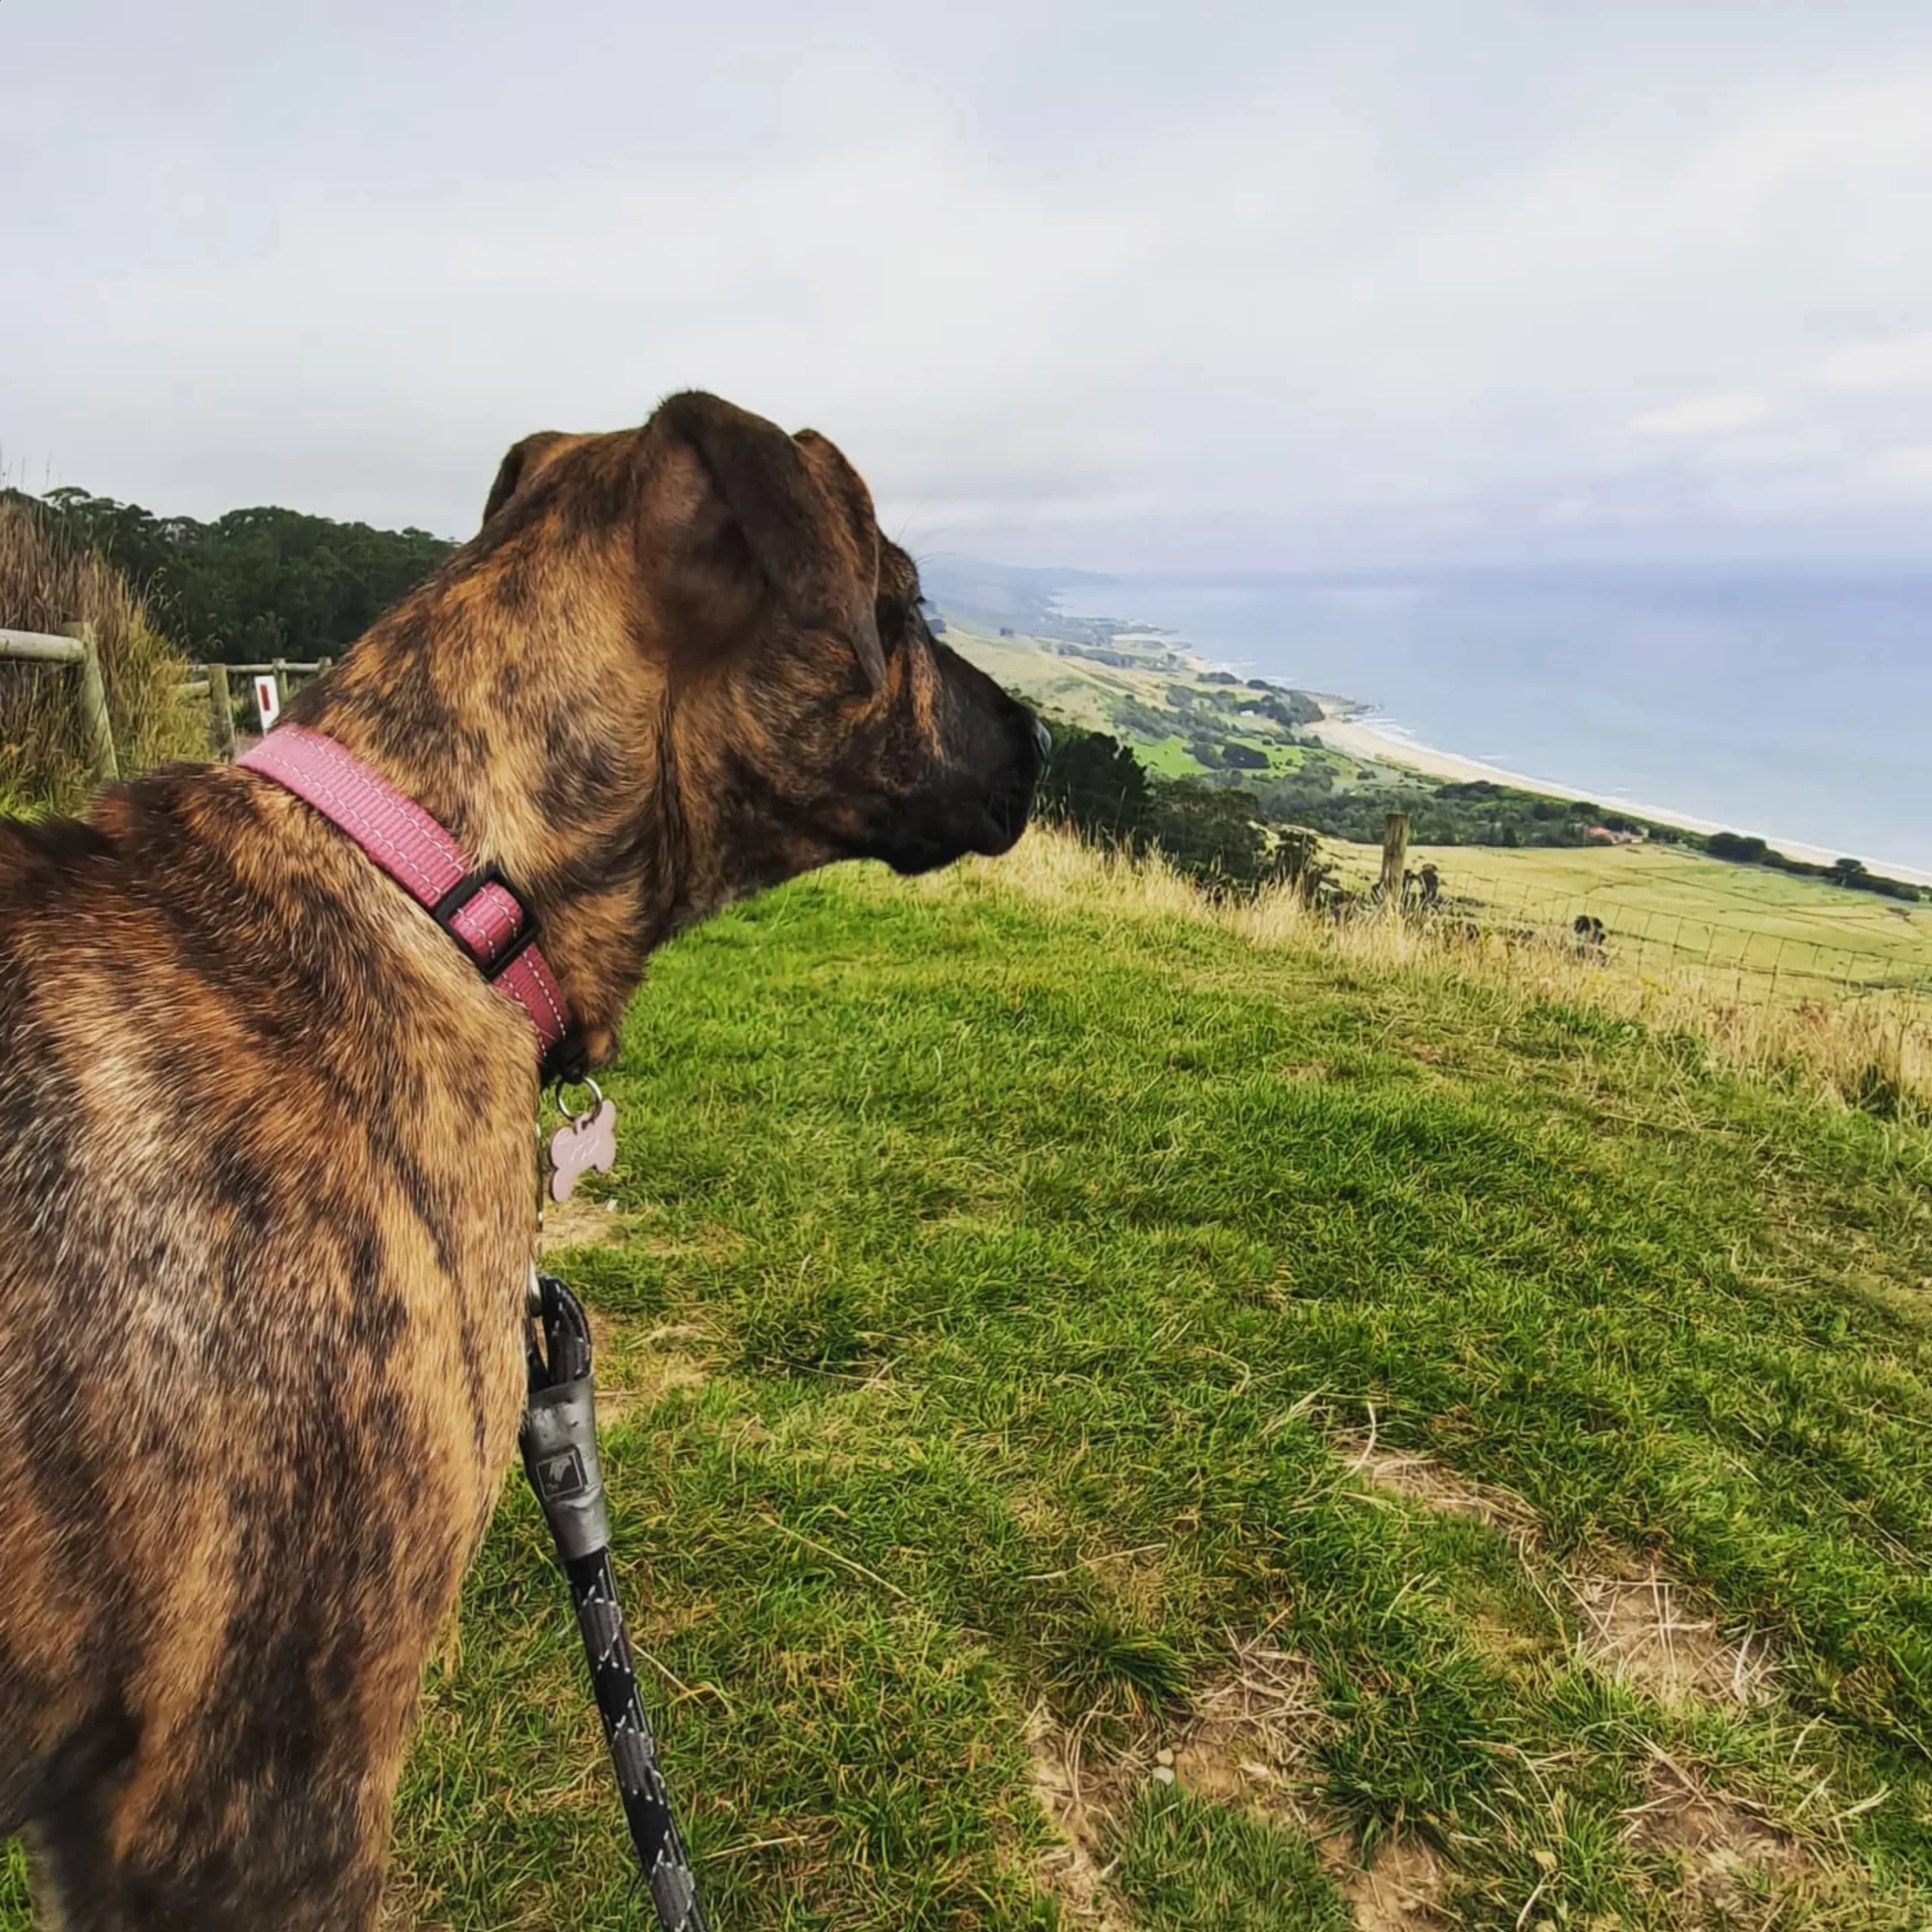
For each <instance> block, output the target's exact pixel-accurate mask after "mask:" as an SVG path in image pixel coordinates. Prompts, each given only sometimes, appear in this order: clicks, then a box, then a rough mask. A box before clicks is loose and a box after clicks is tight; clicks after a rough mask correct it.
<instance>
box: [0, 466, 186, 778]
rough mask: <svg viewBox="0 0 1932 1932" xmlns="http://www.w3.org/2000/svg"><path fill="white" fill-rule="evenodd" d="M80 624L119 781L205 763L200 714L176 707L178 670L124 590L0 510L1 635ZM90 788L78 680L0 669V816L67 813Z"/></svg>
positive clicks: (32, 519) (38, 669)
mask: <svg viewBox="0 0 1932 1932" xmlns="http://www.w3.org/2000/svg"><path fill="white" fill-rule="evenodd" d="M72 623H91V624H92V625H93V626H94V636H95V639H96V641H97V644H98V645H99V647H100V668H101V675H102V678H103V681H104V683H105V684H106V687H107V710H108V716H109V720H110V721H111V722H112V726H113V730H114V743H115V749H116V751H117V752H118V754H119V756H120V761H121V769H122V773H123V774H124V775H125V774H131V773H134V772H137V771H148V770H150V769H151V768H153V767H154V766H155V765H158V764H166V763H167V762H168V761H169V760H170V759H171V758H205V757H206V756H207V755H208V749H209V740H208V714H207V706H205V705H204V704H202V703H200V702H199V701H198V700H194V699H190V698H186V697H182V696H181V695H180V693H179V691H178V687H179V686H180V685H181V683H182V682H183V680H185V679H186V677H187V675H188V666H187V665H186V662H185V661H184V660H183V658H182V657H180V654H179V653H178V652H177V651H176V650H175V649H174V646H173V645H171V644H170V643H169V642H168V640H167V639H166V638H164V637H163V636H162V635H161V633H160V632H158V630H157V629H155V626H154V625H153V623H152V622H151V621H150V620H149V616H148V613H147V610H146V607H145V605H143V603H142V601H141V600H140V598H139V597H137V595H135V594H134V590H133V589H132V588H131V586H129V584H128V581H127V580H126V579H125V577H122V575H121V574H120V573H119V572H118V571H115V570H113V569H112V568H109V566H108V565H106V564H105V563H103V561H101V559H100V558H99V557H97V556H96V555H94V554H93V553H92V552H90V551H88V550H85V549H82V548H80V547H79V546H77V545H76V544H75V543H74V542H73V541H72V540H71V539H70V538H68V537H64V536H63V534H61V533H60V531H58V530H57V529H56V528H54V525H52V524H51V522H50V521H49V520H48V519H47V518H45V517H42V515H38V513H37V512H35V510H34V509H32V508H31V507H29V506H26V505H25V504H21V503H0V629H8V630H22V631H47V632H56V631H58V630H60V629H62V627H63V626H66V625H68V624H72ZM93 790H94V771H93V767H92V764H91V761H90V759H89V758H88V737H87V731H86V725H85V720H84V719H83V718H82V715H81V692H80V679H79V678H78V677H77V676H76V675H75V673H74V672H73V670H72V669H71V668H70V667H69V666H66V665H60V664H25V663H14V662H11V661H9V660H5V659H0V809H4V810H6V811H56V812H73V811H79V810H80V809H81V808H82V807H83V806H84V805H85V804H86V802H87V801H88V798H89V796H90V795H91V793H92V792H93Z"/></svg>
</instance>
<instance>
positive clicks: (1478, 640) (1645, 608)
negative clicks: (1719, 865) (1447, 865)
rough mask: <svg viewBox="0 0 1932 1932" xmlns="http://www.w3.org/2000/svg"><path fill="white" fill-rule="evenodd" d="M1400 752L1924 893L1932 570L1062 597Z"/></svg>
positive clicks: (1929, 858) (1367, 583)
mask: <svg viewBox="0 0 1932 1932" xmlns="http://www.w3.org/2000/svg"><path fill="white" fill-rule="evenodd" d="M1055 600H1056V603H1057V606H1058V608H1060V609H1061V610H1063V611H1065V612H1066V613H1067V614H1069V615H1072V616H1077V617H1088V618H1094V617H1109V618H1112V619H1114V620H1121V621H1124V622H1128V623H1137V624H1145V625H1146V626H1148V627H1149V628H1150V629H1159V630H1160V631H1161V632H1164V633H1165V634H1167V635H1168V636H1169V637H1170V638H1171V639H1172V641H1174V645H1176V647H1177V648H1179V649H1182V650H1184V651H1187V652H1189V654H1192V655H1194V656H1196V657H1201V658H1202V659H1204V660H1212V661H1214V662H1217V663H1223V664H1225V665H1226V666H1228V667H1229V668H1230V669H1235V670H1237V671H1238V672H1241V673H1242V674H1244V675H1248V676H1255V677H1266V678H1269V679H1271V680H1274V681H1278V682H1281V683H1282V684H1285V685H1293V686H1294V687H1296V688H1299V689H1301V690H1304V691H1312V692H1316V693H1320V694H1327V695H1331V696H1333V697H1337V698H1341V699H1346V700H1347V701H1348V702H1349V703H1350V704H1352V706H1355V707H1357V708H1358V712H1359V713H1360V715H1359V717H1358V722H1359V723H1360V724H1362V725H1364V726H1366V727H1367V728H1371V729H1372V730H1374V731H1375V732H1376V733H1377V734H1378V736H1380V737H1382V738H1383V739H1384V740H1386V741H1387V742H1388V743H1389V744H1390V746H1391V747H1392V750H1395V749H1398V748H1406V749H1410V750H1411V751H1412V752H1414V753H1416V754H1417V763H1418V764H1420V763H1421V762H1422V761H1423V757H1422V755H1425V754H1429V753H1436V754H1441V755H1445V756H1447V757H1449V758H1455V759H1459V760H1462V761H1467V762H1469V763H1471V764H1478V765H1481V766H1484V767H1487V768H1491V769H1492V770H1494V771H1496V772H1497V774H1500V776H1501V777H1504V778H1510V779H1515V780H1518V781H1522V780H1527V781H1528V782H1531V783H1535V784H1537V785H1538V786H1549V787H1553V788H1555V789H1559V790H1562V791H1567V792H1572V793H1574V794H1576V795H1579V796H1581V797H1584V798H1589V799H1592V800H1593V801H1597V802H1599V803H1601V804H1604V805H1605V806H1606V807H1610V808H1617V809H1621V810H1624V811H1638V812H1642V813H1644V814H1648V815H1651V816H1654V817H1672V818H1676V819H1680V820H1684V821H1686V822H1687V823H1690V825H1692V826H1694V827H1696V828H1698V829H1725V830H1730V831H1734V832H1739V833H1741V834H1745V835H1754V836H1757V837H1761V838H1765V839H1766V840H1767V841H1769V842H1770V844H1773V845H1774V846H1777V847H1779V848H1781V849H1783V850H1786V851H1790V852H1791V853H1792V855H1793V856H1794V857H1800V856H1804V855H1805V854H1807V853H1820V854H1829V856H1831V857H1840V856H1843V857H1855V858H1857V859H1860V860H1863V862H1864V863H1865V864H1866V866H1869V867H1870V868H1871V869H1873V870H1875V871H1881V872H1882V871H1884V870H1886V869H1887V868H1891V869H1896V870H1897V871H1900V872H1910V873H1913V874H1915V875H1920V876H1921V877H1923V876H1928V875H1932V795H1928V789H1927V786H1926V783H1925V771H1926V766H1927V742H1926V741H1927V736H1928V734H1932V568H1927V567H1920V566H1914V565H1890V566H1885V565H1851V564H1847V565H1833V566H1818V565H1804V566H1800V565H1786V566H1780V565H1768V566H1767V565H1702V566H1684V565H1648V566H1647V565H1627V566H1599V565H1592V566H1589V567H1561V566H1538V567H1533V568H1521V569H1515V570H1512V569H1507V568H1494V569H1482V570H1415V571H1395V570H1390V571H1334V572H1308V573H1293V574H1290V573H1263V572H1245V573H1236V572H1227V573H1220V574H1209V573H1203V572H1189V573H1172V574H1166V573H1152V572H1149V573H1143V574H1134V575H1131V576H1129V575H1119V576H1114V577H1106V578H1104V579H1101V578H1095V577H1079V578H1075V579H1073V580H1069V582H1067V583H1065V584H1064V586H1057V588H1056V592H1055Z"/></svg>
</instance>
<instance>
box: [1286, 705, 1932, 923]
mask: <svg viewBox="0 0 1932 1932" xmlns="http://www.w3.org/2000/svg"><path fill="white" fill-rule="evenodd" d="M1318 702H1320V703H1321V705H1322V707H1323V712H1322V718H1321V723H1320V724H1315V725H1312V726H1311V727H1310V728H1309V729H1310V730H1311V731H1312V732H1313V733H1314V734H1315V737H1318V738H1319V739H1321V741H1322V742H1323V743H1324V744H1327V745H1329V746H1333V747H1334V749H1335V750H1337V751H1338V752H1346V753H1348V755H1349V756H1350V757H1351V758H1372V759H1374V760H1375V761H1377V763H1379V764H1394V765H1400V766H1401V767H1403V768H1404V769H1406V770H1407V771H1419V772H1420V773H1422V774H1423V775H1424V776H1425V777H1429V778H1440V779H1443V780H1446V781H1447V782H1448V783H1451V784H1464V785H1466V784H1472V783H1476V782H1478V781H1479V780H1484V779H1486V780H1488V781H1489V782H1490V783H1491V784H1494V785H1509V786H1515V787H1516V788H1517V789H1519V790H1521V791H1524V792H1540V793H1541V794H1542V795H1543V796H1544V797H1546V798H1586V799H1589V800H1590V801H1592V802H1593V803H1595V804H1600V805H1602V806H1604V808H1606V809H1607V810H1609V811H1620V812H1625V813H1627V814H1629V816H1630V817H1633V818H1645V819H1651V820H1654V821H1655V822H1656V823H1657V824H1659V825H1671V826H1677V827H1678V828H1679V829H1681V830H1683V831H1685V832H1740V833H1743V834H1744V835H1746V836H1749V837H1752V838H1762V839H1763V840H1764V841H1765V842H1766V844H1769V845H1770V846H1772V847H1773V848H1775V849H1776V850H1777V851H1780V852H1783V853H1785V854H1787V855H1788V856H1789V857H1792V858H1794V859H1804V860H1809V861H1810V862H1811V863H1814V864H1817V865H1825V866H1828V865H1829V864H1830V863H1832V860H1834V859H1836V858H1838V857H1841V854H1838V853H1837V852H1835V851H1829V850H1828V849H1827V848H1825V847H1824V846H1822V845H1810V844H1806V843H1805V842H1804V841H1803V840H1801V839H1797V838H1784V837H1782V836H1780V835H1777V834H1775V833H1773V832H1764V831H1761V830H1760V829H1758V827H1756V826H1748V825H1720V824H1718V823H1715V821H1714V820H1710V819H1703V818H1693V817H1690V814H1688V813H1687V812H1680V811H1672V810H1670V809H1669V808H1668V807H1667V806H1663V805H1651V804H1640V803H1638V801H1635V800H1634V799H1630V798H1615V797H1611V796H1608V795H1605V794H1604V793H1603V792H1581V791H1579V790H1577V788H1576V787H1575V786H1571V785H1564V784H1560V783H1558V782H1557V781H1556V780H1555V779H1551V778H1537V777H1531V776H1530V775H1528V774H1526V773H1524V772H1521V771H1503V769H1502V768H1500V766H1497V765H1494V764H1482V763H1481V762H1480V761H1478V760H1477V759H1475V758H1460V757H1458V756H1457V754H1456V753H1455V752H1441V751H1438V750H1436V749H1435V748H1434V747H1433V746H1429V745H1418V744H1415V743H1411V741H1410V740H1408V739H1407V738H1401V737H1395V735H1394V734H1392V733H1390V732H1387V731H1380V730H1378V729H1377V728H1376V725H1375V724H1374V720H1373V718H1371V717H1370V716H1367V715H1364V714H1363V713H1362V712H1360V711H1359V710H1357V709H1352V708H1350V707H1349V706H1346V704H1345V703H1343V701H1342V700H1338V699H1330V698H1322V699H1320V700H1318ZM1858 856H1860V857H1865V860H1866V864H1867V865H1868V866H1870V867H1871V868H1872V870H1873V871H1875V872H1883V873H1884V874H1886V875H1888V876H1890V877H1891V878H1901V879H1906V880H1909V881H1911V882H1912V884H1915V885H1932V872H1922V871H1920V870H1918V869H1915V867H1913V866H1903V865H1895V864H1894V863H1890V861H1888V860H1883V859H1879V858H1873V857H1866V855H1864V854H1859V855H1858Z"/></svg>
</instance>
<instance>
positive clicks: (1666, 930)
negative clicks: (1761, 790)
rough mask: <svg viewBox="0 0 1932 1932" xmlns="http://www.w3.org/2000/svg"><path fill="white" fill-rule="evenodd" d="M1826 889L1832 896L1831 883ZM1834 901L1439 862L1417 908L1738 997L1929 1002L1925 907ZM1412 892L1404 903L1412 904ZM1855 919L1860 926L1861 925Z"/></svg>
mask: <svg viewBox="0 0 1932 1932" xmlns="http://www.w3.org/2000/svg"><path fill="white" fill-rule="evenodd" d="M1819 890H1820V892H1821V894H1822V893H1823V892H1824V891H1828V890H1829V891H1832V896H1833V897H1838V896H1839V889H1836V888H1822V887H1821V888H1819ZM1843 896H1844V897H1845V898H1846V899H1847V900H1848V901H1851V902H1853V903H1852V904H1850V905H1849V906H1847V907H1846V908H1845V909H1844V910H1842V911H1840V910H1837V909H1832V908H1826V907H1823V906H1821V907H1820V908H1819V909H1817V910H1815V911H1814V910H1811V909H1807V908H1805V907H1804V906H1777V907H1767V909H1765V910H1764V912H1762V913H1761V914H1758V915H1753V914H1752V913H1751V912H1749V911H1746V910H1740V911H1738V912H1736V913H1732V912H1728V911H1724V910H1718V909H1715V908H1710V909H1706V908H1697V907H1690V906H1683V907H1679V906H1668V905H1655V904H1644V903H1632V896H1631V891H1630V888H1629V884H1628V882H1626V881H1617V880H1606V881H1604V882H1602V883H1601V884H1591V885H1589V886H1579V887H1576V888H1570V889H1567V890H1566V889H1564V888H1555V887H1552V886H1551V885H1550V884H1548V883H1547V882H1546V881H1540V880H1536V879H1525V878H1520V877H1517V878H1512V877H1510V876H1509V875H1508V874H1506V873H1503V872H1484V871H1483V870H1482V869H1480V868H1478V867H1472V866H1464V865H1463V864H1460V863H1449V864H1443V865H1441V866H1440V869H1439V872H1438V884H1437V890H1436V893H1435V897H1434V903H1433V904H1432V906H1429V908H1428V909H1427V911H1426V914H1425V915H1424V916H1426V917H1429V918H1435V919H1439V920H1446V921H1463V922H1466V924H1469V925H1470V926H1472V927H1473V928H1477V929H1479V930H1480V931H1481V932H1483V933H1484V934H1490V935H1500V937H1503V939H1505V940H1518V941H1521V942H1524V943H1537V944H1540V945H1545V946H1563V947H1566V948H1568V949H1571V950H1573V951H1574V952H1577V953H1578V954H1579V955H1581V956H1584V957H1595V958H1602V959H1603V960H1604V961H1605V962H1606V963H1614V964H1618V965H1620V966H1621V967H1623V968H1625V969H1626V970H1629V971H1637V972H1638V973H1641V974H1646V975H1648V976H1651V977H1656V978H1657V979H1660V980H1670V981H1672V982H1673V983H1684V982H1686V981H1689V982H1692V983H1697V984H1699V985H1701V986H1704V987H1705V988H1706V989H1709V990H1710V991H1712V992H1716V993H1718V994H1720V995H1726V996H1728V997H1729V998H1732V999H1734V1000H1737V1001H1753V1002H1770V1003H1779V1004H1802V1003H1804V1002H1806V1001H1816V1002H1820V1003H1823V1004H1842V1003H1843V1002H1844V1001H1848V1000H1859V999H1870V998H1885V999H1888V1000H1889V999H1898V998H1904V999H1906V1000H1909V1001H1915V1002H1922V1003H1924V1004H1925V1005H1926V1006H1927V1008H1928V1009H1929V1010H1932V911H1928V910H1926V909H1907V908H1906V906H1903V905H1900V906H1897V907H1896V908H1895V907H1894V906H1891V905H1890V903H1887V902H1886V901H1884V900H1881V899H1878V898H1877V897H1875V896H1874V897H1872V900H1871V903H1870V907H1869V910H1868V909H1867V908H1866V906H1863V905H1859V904H1857V903H1856V902H1857V900H1859V899H1860V898H1861V897H1863V895H1860V894H1855V893H1854V892H1851V891H1848V890H1847V891H1844V894H1843ZM1420 898H1421V895H1420V892H1419V891H1418V892H1417V893H1416V894H1414V895H1413V896H1412V898H1411V904H1412V905H1414V906H1416V907H1417V909H1418V910H1420ZM1861 929H1863V930H1861Z"/></svg>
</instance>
